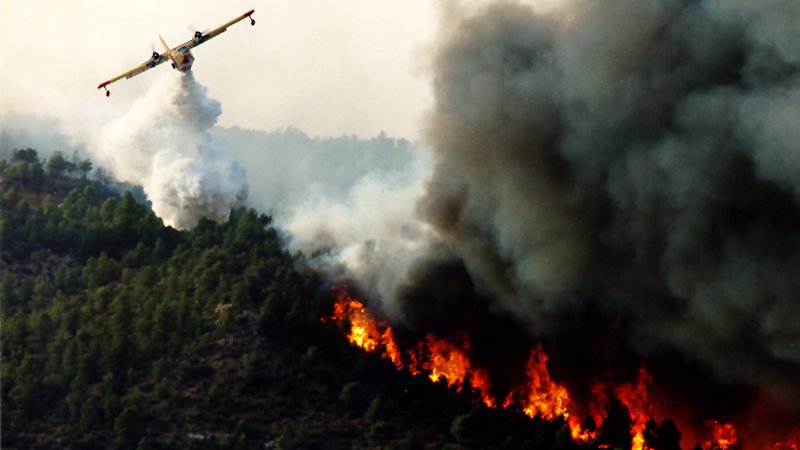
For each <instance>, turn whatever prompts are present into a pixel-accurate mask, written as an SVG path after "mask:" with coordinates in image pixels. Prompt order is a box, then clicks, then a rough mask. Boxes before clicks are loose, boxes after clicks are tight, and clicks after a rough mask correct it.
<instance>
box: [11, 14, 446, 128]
mask: <svg viewBox="0 0 800 450" xmlns="http://www.w3.org/2000/svg"><path fill="white" fill-rule="evenodd" d="M436 4H437V2H433V1H430V0H381V1H374V0H291V1H286V0H249V1H243V0H231V1H225V2H219V1H208V0H204V1H191V2H189V1H170V2H163V1H160V0H144V1H136V2H108V1H103V0H74V1H70V2H64V1H56V0H34V1H23V0H0V65H1V66H2V67H3V69H2V71H0V113H10V112H14V113H21V114H33V115H38V116H44V117H54V118H56V119H58V120H59V121H61V122H62V123H64V125H65V127H67V128H81V127H83V128H86V127H99V126H102V124H103V123H104V122H105V121H107V120H109V118H113V117H119V116H121V115H123V114H124V113H125V112H126V111H127V109H128V108H129V107H130V105H131V103H132V102H133V101H134V100H135V99H136V98H139V97H141V96H143V95H144V94H145V93H146V92H147V90H148V89H149V88H150V87H151V86H152V85H153V83H154V82H155V81H156V80H157V79H158V77H163V76H164V72H168V71H170V70H171V69H170V67H169V65H168V64H163V65H161V66H159V67H157V68H156V69H154V70H151V71H149V72H146V73H144V74H142V75H139V76H138V77H135V78H132V79H129V80H120V81H119V82H117V83H115V84H114V85H112V86H111V91H112V95H111V97H110V98H106V97H105V95H103V92H102V90H97V89H96V87H97V85H98V84H99V83H101V82H102V81H105V80H107V79H110V78H112V77H114V76H116V75H118V74H120V73H122V72H124V71H127V70H129V69H131V68H133V67H135V66H136V65H138V64H140V63H142V62H144V61H145V60H146V59H147V58H148V57H149V55H150V53H152V51H153V50H158V51H161V47H160V44H159V41H158V35H159V34H160V35H162V36H163V37H164V39H165V40H166V42H167V43H168V44H170V45H171V46H175V45H177V44H179V43H181V42H185V41H186V40H188V39H189V38H191V36H192V34H193V33H194V31H195V30H202V31H206V30H209V29H213V28H215V27H217V26H219V25H221V24H223V23H225V22H227V21H228V20H231V19H233V18H235V17H237V16H239V15H241V14H243V13H245V12H247V11H249V10H250V9H255V10H256V12H255V14H254V16H253V17H254V18H255V19H256V22H257V24H256V26H255V27H251V26H250V25H249V23H248V22H247V21H242V22H240V23H238V24H236V25H235V26H233V27H231V28H229V29H228V31H227V32H226V33H224V34H222V35H221V36H219V37H217V38H216V39H214V40H213V41H210V42H208V43H206V44H204V45H202V46H200V47H197V48H195V49H193V50H192V53H193V54H194V56H195V58H196V61H195V63H194V66H193V69H192V70H193V71H194V75H195V78H196V80H197V81H198V82H199V83H201V84H203V85H205V86H207V88H208V90H209V92H208V94H209V96H210V97H211V98H215V99H217V100H219V101H220V102H221V104H222V109H223V113H222V115H221V116H220V118H219V123H218V124H219V125H222V126H234V125H236V126H240V127H242V128H248V129H260V130H274V129H280V128H285V127H289V126H292V127H296V128H299V129H301V130H303V131H305V132H307V133H309V134H310V135H312V136H339V135H343V134H347V135H357V136H361V137H369V136H375V135H377V134H378V133H380V132H381V131H383V132H386V133H387V134H389V135H391V136H396V137H403V138H407V139H412V140H415V139H418V138H419V137H420V125H421V123H422V120H423V118H424V115H425V113H426V111H427V110H428V109H429V108H430V107H431V105H432V96H431V87H430V79H429V74H428V73H427V70H426V69H425V67H426V64H427V62H426V58H427V56H426V55H428V54H429V52H428V51H427V49H429V48H430V47H431V45H432V42H433V38H434V34H435V31H436V27H437V19H436V17H437V7H436Z"/></svg>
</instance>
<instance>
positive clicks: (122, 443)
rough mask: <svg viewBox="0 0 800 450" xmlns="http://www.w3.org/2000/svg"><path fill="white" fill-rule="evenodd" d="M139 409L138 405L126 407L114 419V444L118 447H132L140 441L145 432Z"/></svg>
mask: <svg viewBox="0 0 800 450" xmlns="http://www.w3.org/2000/svg"><path fill="white" fill-rule="evenodd" d="M143 425H144V424H143V421H142V417H141V413H140V412H139V408H137V407H136V405H128V406H126V407H125V408H124V409H123V410H122V412H121V413H119V415H118V416H117V418H116V419H114V443H115V444H117V446H118V447H122V448H128V447H132V446H133V445H134V444H135V443H136V442H138V441H139V439H140V437H141V435H142V432H143V431H144V426H143Z"/></svg>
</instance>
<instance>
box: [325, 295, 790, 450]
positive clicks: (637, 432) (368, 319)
mask: <svg viewBox="0 0 800 450" xmlns="http://www.w3.org/2000/svg"><path fill="white" fill-rule="evenodd" d="M334 291H335V294H336V301H335V303H334V305H333V313H332V315H331V316H330V317H326V318H323V319H322V320H323V321H325V322H327V321H330V322H333V323H335V324H336V325H337V326H338V327H339V328H340V329H341V330H342V332H343V333H344V334H345V336H346V338H347V340H348V341H349V342H350V343H351V344H352V345H354V346H356V347H359V348H361V349H363V350H365V351H367V352H374V353H377V354H379V355H380V356H381V357H382V358H384V359H387V360H389V361H390V362H391V363H392V365H394V367H395V368H397V370H406V371H408V372H410V373H412V374H414V375H419V374H422V375H426V376H427V377H428V378H430V380H431V381H433V382H445V383H447V385H448V386H449V387H451V388H453V389H455V390H457V391H461V390H463V389H465V388H467V387H469V388H470V389H471V390H472V392H474V394H475V399H476V402H480V403H482V404H484V405H485V406H486V407H488V408H503V409H507V410H517V411H520V412H521V413H523V414H525V415H526V416H528V417H530V418H535V417H538V418H541V419H544V420H548V421H555V420H564V421H565V422H566V424H567V425H568V426H569V429H570V434H571V436H572V439H573V440H574V441H575V442H576V443H578V444H582V445H586V446H596V447H597V448H626V449H627V448H630V449H631V450H662V449H663V450H667V449H681V448H683V449H690V448H693V449H694V450H729V449H730V450H734V449H740V448H743V447H742V446H741V443H740V442H739V437H738V435H737V432H736V429H735V427H734V425H733V424H731V423H723V422H719V421H717V420H706V421H705V422H703V423H702V425H700V426H699V427H697V429H693V430H691V431H692V432H693V433H694V434H693V435H695V436H700V437H701V440H700V441H699V442H697V443H694V442H686V440H685V439H684V440H682V439H681V437H682V434H681V432H680V431H679V430H678V428H677V426H676V424H675V422H674V421H673V420H672V419H669V418H664V419H663V420H662V421H661V422H660V423H659V422H658V421H657V418H661V417H663V414H660V413H659V411H657V410H656V408H655V406H654V403H653V401H652V398H651V393H650V388H651V386H652V384H653V377H652V376H651V375H650V374H649V372H648V370H647V369H646V368H645V367H644V366H642V367H640V369H639V371H638V375H637V377H636V378H635V379H633V380H629V381H623V382H614V381H611V380H597V381H595V382H594V383H592V384H591V386H590V391H591V398H590V399H589V402H588V404H586V405H582V404H579V402H578V401H577V400H576V399H574V398H573V397H572V396H571V395H570V393H569V390H568V389H567V388H566V387H565V385H563V384H560V383H559V382H558V381H556V380H555V379H553V377H552V376H551V375H550V372H549V370H548V365H547V362H548V360H549V357H548V355H547V353H546V352H545V350H544V348H543V346H542V345H541V344H536V345H534V346H533V348H532V349H531V350H530V357H529V358H528V361H527V364H526V366H525V370H524V374H525V375H524V379H523V381H522V382H521V383H519V384H517V385H514V386H512V387H510V388H509V389H507V391H508V392H507V393H505V396H504V397H503V398H499V397H497V393H498V389H496V388H495V387H494V386H493V385H492V380H493V377H494V376H495V375H496V374H494V373H491V372H490V371H489V370H488V369H486V368H482V367H478V366H476V365H474V364H473V363H472V362H471V359H470V339H469V336H468V335H466V334H462V335H460V336H459V337H458V339H457V340H455V341H451V340H445V339H443V338H440V337H438V336H436V335H434V334H427V335H426V336H425V337H424V338H423V339H420V340H419V341H418V342H416V343H413V344H411V345H410V346H408V347H407V348H405V347H404V348H401V345H400V344H398V341H397V340H396V338H395V334H394V333H395V332H394V330H393V328H392V325H391V324H390V323H389V322H388V321H387V320H383V319H379V318H377V317H375V316H374V315H373V314H371V313H370V312H369V311H368V310H367V307H366V306H365V305H364V303H362V302H361V301H359V300H357V299H355V298H353V297H352V296H351V295H350V294H349V293H348V291H347V289H346V288H345V287H341V286H339V287H336V288H334ZM620 423H622V424H626V426H627V430H628V431H627V433H619V432H618V431H617V430H619V424H620ZM691 425H692V424H689V426H691ZM692 445H694V447H692ZM798 445H800V440H798V436H797V433H795V434H794V435H793V436H790V437H788V438H786V439H785V440H781V441H776V442H773V443H772V444H771V447H769V448H772V449H774V450H797V449H798Z"/></svg>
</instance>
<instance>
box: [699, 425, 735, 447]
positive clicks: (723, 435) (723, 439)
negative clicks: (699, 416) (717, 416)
mask: <svg viewBox="0 0 800 450" xmlns="http://www.w3.org/2000/svg"><path fill="white" fill-rule="evenodd" d="M706 425H708V427H709V429H710V438H709V439H708V440H706V441H705V442H704V443H703V446H702V447H703V450H727V449H729V448H731V447H733V445H735V444H736V440H737V438H736V429H735V428H733V425H731V424H729V423H719V422H717V421H710V422H707V424H706Z"/></svg>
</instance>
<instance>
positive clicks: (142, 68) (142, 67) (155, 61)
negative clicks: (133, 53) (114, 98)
mask: <svg viewBox="0 0 800 450" xmlns="http://www.w3.org/2000/svg"><path fill="white" fill-rule="evenodd" d="M168 59H169V55H168V54H167V53H166V52H164V53H162V54H160V55H158V58H156V56H155V54H153V57H152V58H150V59H148V60H147V61H145V62H143V63H141V64H139V65H138V66H136V67H134V68H133V69H131V70H129V71H127V72H125V73H123V74H121V75H117V76H116V77H114V78H112V79H110V80H108V81H104V82H102V83H100V84H99V85H98V86H97V89H100V88H105V89H106V95H109V94H110V92H108V87H107V86H108V85H109V84H111V83H114V82H116V81H119V80H121V79H123V78H126V79H127V78H133V77H135V76H136V75H139V74H140V73H142V72H147V71H148V70H150V69H152V68H153V67H155V66H157V65H159V64H161V63H163V62H164V61H166V60H168Z"/></svg>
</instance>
